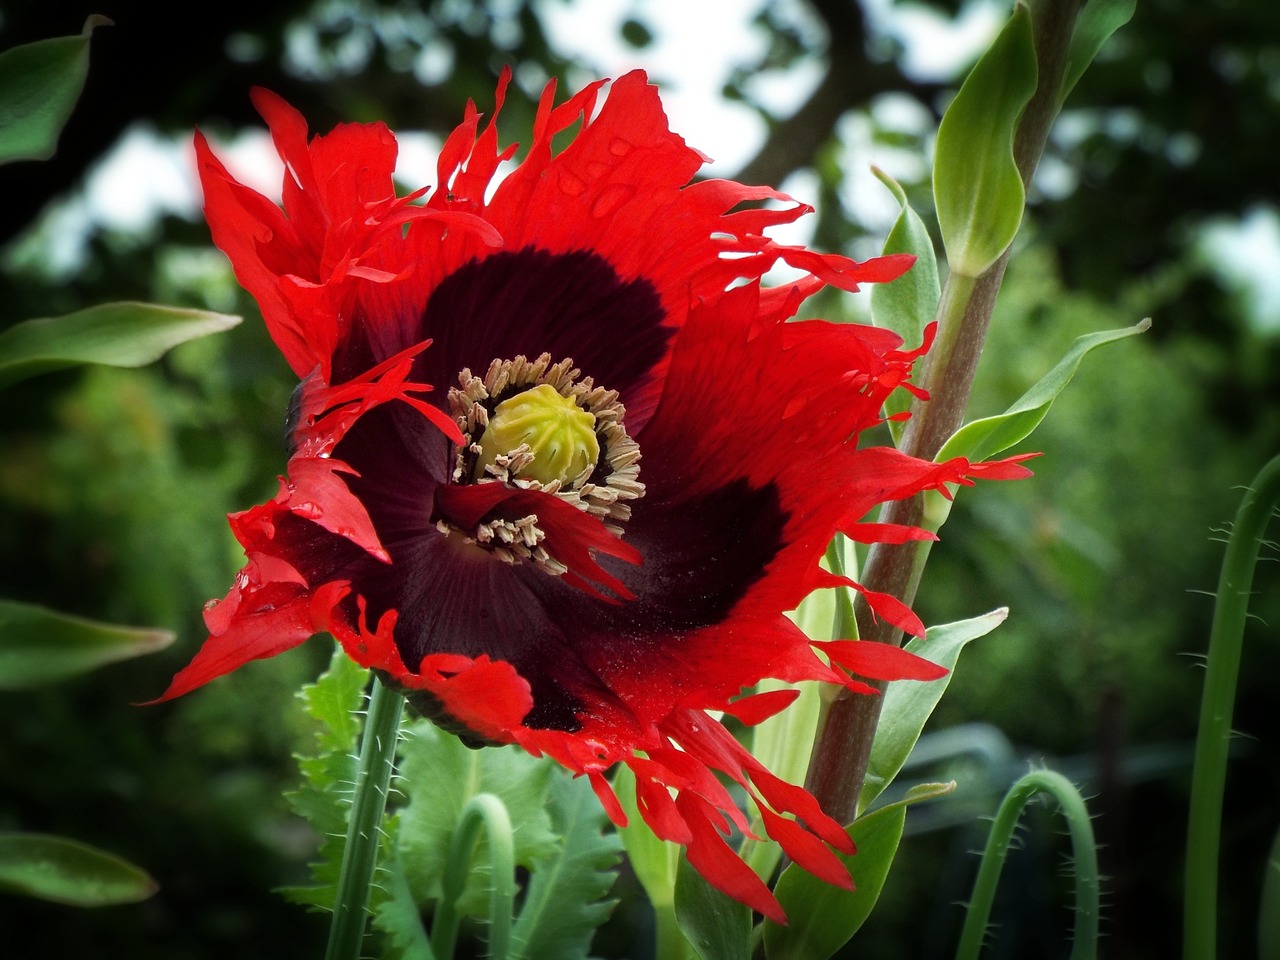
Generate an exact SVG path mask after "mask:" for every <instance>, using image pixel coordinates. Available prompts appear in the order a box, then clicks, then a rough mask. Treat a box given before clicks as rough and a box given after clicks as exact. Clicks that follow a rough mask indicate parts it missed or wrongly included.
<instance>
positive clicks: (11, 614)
mask: <svg viewBox="0 0 1280 960" xmlns="http://www.w3.org/2000/svg"><path fill="white" fill-rule="evenodd" d="M171 643H173V634H172V633H171V632H170V631H168V630H145V629H138V628H135V627H117V626H113V625H111V624H106V623H96V622H95V621H93V620H85V619H82V618H80V617H73V616H69V615H68V614H65V613H55V612H54V611H52V610H46V609H45V608H44V607H37V606H33V605H31V604H27V603H16V602H14V601H12V600H0V690H19V689H23V688H26V687H35V686H40V685H42V684H46V683H53V682H54V681H57V680H63V679H65V678H67V677H73V676H75V675H76V674H80V673H85V672H87V671H89V670H93V669H95V668H97V667H101V666H104V665H105V664H108V663H115V662H116V661H117V660H127V659H129V658H130V657H139V656H142V655H143V654H146V653H151V652H153V651H155V650H162V649H164V648H165V647H167V646H168V645H169V644H171Z"/></svg>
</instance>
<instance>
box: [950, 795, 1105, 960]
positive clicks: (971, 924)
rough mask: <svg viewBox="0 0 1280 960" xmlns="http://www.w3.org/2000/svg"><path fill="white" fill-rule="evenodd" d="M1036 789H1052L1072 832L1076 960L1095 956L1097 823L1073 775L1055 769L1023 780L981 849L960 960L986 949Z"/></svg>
mask: <svg viewBox="0 0 1280 960" xmlns="http://www.w3.org/2000/svg"><path fill="white" fill-rule="evenodd" d="M1037 793H1048V794H1050V795H1051V796H1052V797H1053V798H1054V799H1055V800H1057V801H1058V806H1059V807H1060V808H1061V810H1062V814H1063V816H1064V817H1066V820H1067V827H1068V829H1069V830H1070V831H1071V850H1072V855H1073V857H1074V858H1075V879H1076V902H1075V912H1076V924H1075V932H1074V936H1073V937H1072V940H1073V942H1074V946H1073V947H1072V950H1071V960H1092V958H1096V957H1097V955H1098V885H1099V884H1098V851H1097V846H1096V844H1095V843H1094V839H1093V824H1092V822H1090V820H1089V811H1088V810H1087V809H1085V805H1084V799H1083V798H1082V797H1081V796H1080V791H1078V790H1077V789H1076V788H1075V787H1074V786H1073V785H1072V783H1071V781H1070V780H1068V779H1067V778H1066V777H1064V776H1063V775H1062V774H1060V773H1055V772H1054V771H1052V770H1033V771H1031V772H1030V773H1028V774H1027V775H1026V776H1024V777H1022V778H1021V779H1020V780H1018V781H1017V782H1016V783H1015V784H1014V785H1013V786H1012V787H1010V788H1009V792H1008V793H1007V794H1005V797H1004V801H1003V802H1002V803H1001V804H1000V809H999V811H997V813H996V818H995V821H994V822H993V823H992V824H991V834H990V836H989V837H988V838H987V848H986V850H984V851H983V853H982V865H981V866H980V867H979V868H978V876H977V879H975V880H974V882H973V896H972V897H971V898H970V900H969V911H968V913H966V914H965V919H964V929H963V930H961V932H960V945H959V947H958V948H957V949H956V960H977V958H978V954H979V952H980V951H981V950H982V937H983V935H984V934H985V933H986V930H987V922H988V920H989V919H990V917H991V905H992V903H994V902H995V896H996V884H997V883H998V882H999V880H1000V871H1001V869H1002V868H1003V867H1004V861H1005V857H1006V855H1007V854H1008V852H1009V841H1010V840H1011V839H1012V838H1013V831H1014V828H1015V827H1016V826H1017V825H1018V819H1019V817H1021V816H1022V811H1023V809H1024V808H1025V807H1026V805H1027V804H1028V803H1029V802H1030V801H1031V799H1032V798H1033V797H1034V796H1035V795H1036V794H1037Z"/></svg>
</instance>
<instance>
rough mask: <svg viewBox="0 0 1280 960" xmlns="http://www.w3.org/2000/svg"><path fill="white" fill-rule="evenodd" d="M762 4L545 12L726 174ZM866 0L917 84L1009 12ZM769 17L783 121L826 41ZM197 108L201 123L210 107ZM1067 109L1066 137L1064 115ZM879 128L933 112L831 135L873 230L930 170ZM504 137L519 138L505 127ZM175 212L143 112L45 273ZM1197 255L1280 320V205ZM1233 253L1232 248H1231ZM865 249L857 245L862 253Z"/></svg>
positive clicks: (246, 136) (570, 2) (189, 205)
mask: <svg viewBox="0 0 1280 960" xmlns="http://www.w3.org/2000/svg"><path fill="white" fill-rule="evenodd" d="M765 2H766V0H698V2H692V3H691V2H689V0H539V13H540V16H541V17H542V22H543V24H544V27H545V29H546V31H547V34H548V37H549V39H550V42H551V44H552V46H553V47H554V48H555V49H557V50H559V51H561V52H562V53H563V54H564V55H565V56H566V58H567V59H570V60H573V61H576V62H577V63H579V64H581V66H580V67H579V68H576V69H575V71H574V72H573V73H571V74H570V76H568V77H564V78H561V95H566V94H567V92H568V91H569V90H571V89H576V88H577V87H579V86H580V85H581V84H583V83H586V82H588V81H589V80H591V79H593V78H594V77H596V76H605V77H617V76H620V75H622V74H623V73H626V72H627V71H629V70H632V69H636V68H640V69H644V70H646V71H647V72H648V73H649V75H650V78H651V79H652V80H653V81H654V82H656V83H658V84H659V85H660V86H661V88H662V96H663V104H664V106H665V108H666V110H667V114H668V117H669V119H670V122H671V127H672V129H673V130H675V131H676V132H677V133H680V134H681V135H683V136H684V137H685V139H686V140H687V141H688V142H689V143H690V145H691V146H694V147H696V148H697V149H699V150H701V151H702V152H704V153H705V154H707V155H708V156H709V157H711V158H712V160H711V162H710V164H709V165H708V166H707V167H706V168H704V173H705V174H707V175H710V176H731V175H732V174H733V173H735V172H736V171H737V170H738V169H740V168H741V167H742V166H743V165H744V164H745V163H746V162H747V161H748V160H750V159H751V157H752V156H754V155H755V153H756V152H757V151H758V150H759V149H760V148H761V146H762V145H763V143H764V140H765V136H766V129H765V125H764V122H763V121H762V120H761V118H760V117H759V115H758V114H757V113H756V112H755V111H754V110H753V109H751V108H750V107H749V106H747V105H746V104H743V103H739V102H735V101H733V100H729V99H727V98H726V97H724V95H723V90H724V86H725V83H726V82H727V80H728V79H729V77H730V74H731V72H732V70H733V69H734V68H735V67H739V66H743V65H746V64H749V63H752V62H754V61H756V60H758V59H759V58H760V56H761V54H763V52H764V51H765V49H766V45H767V43H768V39H769V38H768V37H767V35H766V34H765V32H764V30H763V29H762V28H761V27H760V26H758V25H757V24H755V23H754V20H755V18H756V16H757V14H758V13H759V12H760V10H761V8H762V6H763V5H764V3H765ZM863 6H864V9H865V11H866V15H867V19H868V25H869V27H870V29H871V30H872V31H873V32H874V33H875V34H878V35H879V36H882V37H885V38H888V39H891V40H893V41H895V42H896V43H897V45H898V46H899V47H900V49H901V51H902V52H901V55H900V57H901V59H900V63H901V65H902V67H903V69H904V70H905V71H906V72H907V73H908V74H909V75H910V76H912V77H915V78H917V79H920V80H934V81H946V80H948V79H950V78H953V77H955V76H956V75H957V74H958V73H959V72H960V71H961V70H962V69H963V68H964V67H965V66H966V65H967V64H968V63H970V62H972V61H973V60H974V59H975V58H976V57H977V56H978V54H979V53H980V52H981V51H982V50H983V49H984V48H985V46H986V45H987V44H988V43H989V42H990V40H991V38H992V37H993V36H994V35H995V33H996V31H997V30H998V29H999V27H1000V24H1001V23H1002V22H1003V20H1004V18H1005V16H1006V15H1007V14H1006V4H1005V3H1004V2H1003V0H973V2H971V3H968V4H966V5H965V6H964V7H963V9H962V12H961V14H960V16H959V17H958V18H957V19H956V20H954V21H951V20H947V19H945V18H943V17H941V16H939V15H938V14H937V13H935V12H933V11H932V10H930V9H928V8H926V7H924V6H917V5H913V4H911V3H901V2H898V3H895V2H894V0H863ZM501 8H502V3H495V4H494V5H493V6H492V7H491V8H490V12H494V11H499V12H500V11H501ZM775 15H777V16H780V17H782V18H783V19H784V20H785V21H787V22H788V23H789V24H790V25H791V26H792V27H793V28H794V29H795V30H796V32H797V33H798V35H799V36H800V37H801V38H802V39H803V42H804V43H805V44H806V46H807V47H808V49H809V50H810V51H812V52H811V53H810V54H809V55H807V56H806V57H803V58H801V60H800V61H799V62H797V63H796V64H793V65H792V66H791V67H789V68H788V69H785V70H770V71H765V72H761V73H758V74H757V75H755V76H753V77H751V78H750V79H749V81H748V84H749V93H750V96H751V97H752V98H753V99H754V100H756V102H758V103H760V104H761V105H763V106H764V107H765V108H766V109H767V110H769V111H770V112H772V113H774V114H775V115H777V116H786V115H788V114H789V113H791V112H792V111H794V110H795V109H796V108H797V107H799V106H800V105H801V104H802V103H803V102H804V101H805V100H806V99H807V97H808V96H809V95H810V94H811V93H812V91H813V90H814V88H815V87H816V86H817V84H818V82H819V81H820V79H821V76H822V69H823V60H822V57H823V54H824V48H825V43H826V39H825V36H824V34H823V30H822V28H821V26H820V25H819V23H818V21H817V20H816V18H815V17H814V15H813V14H812V12H811V11H810V10H809V9H808V7H807V6H806V5H805V3H804V2H803V0H782V2H780V3H779V4H778V6H777V8H776V10H775ZM631 19H635V20H638V21H639V22H641V23H643V24H644V25H645V26H646V27H647V28H648V29H649V30H650V32H651V34H652V42H650V43H648V44H646V45H644V46H642V47H636V46H633V45H631V44H629V43H627V42H626V41H625V40H624V39H623V37H622V32H621V29H620V28H621V26H622V24H623V23H625V22H626V21H628V20H631ZM293 48H294V50H295V51H302V53H298V52H295V56H301V55H303V53H305V43H302V44H300V45H299V44H296V43H295V44H294V46H293ZM414 66H415V70H416V72H418V74H419V76H420V78H421V79H422V80H423V81H424V82H432V81H438V80H440V79H443V77H444V76H445V75H447V72H448V70H449V68H450V61H449V59H448V57H447V56H445V55H442V54H441V52H440V50H433V49H432V46H431V45H427V46H426V47H425V48H424V50H423V52H422V54H421V55H420V57H419V62H417V63H415V65H414ZM516 69H517V82H519V81H520V80H522V79H523V78H522V77H521V75H520V73H519V69H520V68H519V65H518V64H517V65H516ZM536 82H537V81H535V83H536ZM525 86H526V87H529V86H531V84H528V83H526V84H525ZM528 92H530V93H535V92H536V91H534V90H529V91H528ZM246 95H247V91H246ZM478 99H479V100H480V101H481V102H480V103H479V107H480V109H481V110H482V111H487V110H488V109H489V108H490V106H491V104H490V103H485V102H483V98H482V97H481V98H478ZM192 119H193V123H194V122H198V120H199V119H200V118H192ZM1063 120H1064V124H1063V127H1064V133H1067V134H1068V136H1069V130H1070V127H1069V125H1068V124H1069V120H1068V117H1067V116H1064V117H1063ZM877 124H878V125H879V126H881V127H885V128H890V129H897V130H903V131H907V132H918V133H927V132H928V131H929V130H930V129H931V128H932V124H933V121H932V118H931V117H930V116H929V114H928V113H927V112H926V111H925V110H924V109H923V108H921V107H920V105H919V104H918V103H916V102H915V101H913V100H912V99H911V98H909V97H905V96H885V97H881V98H879V99H878V100H877V101H876V102H875V104H874V105H873V107H872V111H871V115H870V116H868V115H866V114H859V113H850V114H848V115H847V116H846V117H845V118H844V119H843V120H842V121H841V122H840V124H839V126H838V128H837V131H836V133H837V137H838V139H839V143H840V162H841V164H842V166H843V168H844V170H845V171H846V176H845V183H844V187H843V193H842V195H841V201H842V203H843V205H844V207H845V210H846V211H847V212H848V214H849V215H850V216H852V217H854V218H855V219H857V220H858V221H859V222H860V223H862V224H863V225H864V226H865V227H867V228H868V229H869V230H870V231H871V232H872V233H873V235H880V234H883V233H885V232H887V230H888V228H889V226H890V224H891V223H892V220H893V218H894V217H895V216H896V214H897V206H896V203H895V201H894V200H893V199H892V197H891V196H890V194H889V193H888V191H887V190H886V189H885V188H884V186H883V185H882V184H881V183H879V182H878V181H877V180H876V179H875V178H874V176H873V175H872V173H871V167H872V166H873V165H874V166H877V167H879V168H881V169H882V170H884V171H886V172H887V173H888V174H889V175H891V176H894V177H897V178H900V179H903V180H918V179H920V178H921V177H922V175H923V174H924V172H925V169H926V165H927V159H926V158H925V157H923V156H921V155H919V154H918V153H916V152H913V151H910V150H905V149H902V148H900V147H895V146H893V145H891V144H888V143H875V142H874V141H873V138H872V130H873V126H874V125H877ZM504 133H505V134H506V136H507V137H508V138H512V137H515V138H516V139H519V137H518V136H517V134H516V132H513V131H511V130H509V129H507V130H504ZM398 140H399V143H400V157H399V162H398V165H397V178H398V179H399V180H401V181H402V183H403V184H404V185H405V186H406V187H409V188H411V189H412V188H416V187H418V186H421V185H422V184H423V183H424V182H426V180H428V179H429V178H430V177H431V176H433V175H434V171H435V156H436V152H437V150H438V149H439V145H440V140H439V138H438V137H436V136H434V135H431V134H427V133H422V132H417V131H399V132H398ZM215 146H216V149H217V152H218V154H219V156H220V157H221V158H222V160H223V162H224V163H225V164H226V165H227V167H228V168H229V169H230V170H231V171H232V172H233V173H234V174H235V175H236V176H237V177H238V178H239V179H241V180H242V181H243V182H245V183H246V184H248V185H249V186H251V187H253V188H254V189H256V190H258V191H259V192H261V193H263V194H264V195H266V196H269V197H273V198H278V197H279V195H280V188H281V176H282V172H281V166H280V161H279V159H278V158H277V157H276V155H275V152H274V150H273V149H272V147H271V143H270V139H269V137H268V136H267V134H266V131H265V130H261V129H260V130H248V131H244V132H241V133H239V134H237V135H236V136H235V137H234V138H232V139H230V140H225V141H224V140H218V141H217V142H216V144H215ZM1058 173H1059V174H1061V176H1057V175H1055V172H1054V168H1053V167H1052V165H1049V166H1048V167H1047V169H1046V170H1045V171H1044V174H1045V176H1044V177H1043V178H1042V179H1043V180H1044V184H1043V187H1044V189H1045V192H1048V193H1051V194H1052V193H1058V192H1061V193H1067V192H1069V191H1070V189H1071V187H1072V186H1073V185H1074V182H1073V181H1072V180H1070V179H1069V177H1070V173H1069V171H1058ZM1055 182H1056V183H1059V187H1058V189H1057V190H1055V189H1054V186H1053V184H1054V183H1055ZM778 186H779V187H780V188H781V189H783V190H784V191H785V192H787V193H789V194H791V195H792V196H794V197H796V198H797V199H799V200H802V201H812V200H813V199H814V198H816V197H817V195H818V182H817V177H816V174H815V173H814V172H813V171H811V170H801V171H799V172H797V173H795V174H793V175H792V176H791V177H789V178H788V180H787V182H785V183H783V184H779V185H778ZM166 214H174V215H178V216H182V217H186V218H188V219H191V220H196V219H198V218H199V216H200V192H199V185H198V183H197V181H196V178H195V173H194V163H193V154H192V150H191V144H190V139H189V138H186V137H181V138H168V137H162V136H160V135H158V134H157V133H156V132H155V130H154V129H153V128H151V127H150V126H148V125H147V124H145V123H139V124H137V125H135V126H133V127H132V128H130V129H129V130H128V131H127V132H126V134H125V135H124V136H123V137H122V138H121V140H120V142H119V143H118V144H117V146H116V147H115V148H114V149H113V150H112V151H111V152H110V153H109V154H107V155H106V156H105V157H104V158H103V159H102V160H101V161H99V162H98V163H97V164H96V165H95V166H94V168H93V169H92V170H91V172H90V174H89V176H88V179H87V181H86V184H85V187H84V189H83V190H81V191H79V192H77V193H76V194H74V195H72V196H70V197H69V198H66V199H64V200H63V201H61V202H60V204H59V205H58V206H57V207H56V208H55V210H54V212H53V214H52V215H51V217H50V218H48V219H47V220H46V223H45V229H43V230H42V231H41V236H40V238H39V244H38V246H39V248H40V252H39V258H40V260H41V261H42V264H43V268H44V269H45V270H47V271H49V272H52V273H63V274H69V273H71V272H73V271H74V270H75V269H77V268H78V266H79V264H80V263H81V262H82V259H83V253H84V248H85V243H86V241H87V239H88V237H89V236H91V235H92V233H93V231H95V230H97V229H100V228H103V227H105V228H109V229H112V230H118V231H124V232H131V233H134V234H135V235H139V236H145V235H146V234H147V233H148V232H149V231H150V230H151V229H153V228H154V225H155V223H156V222H157V221H158V219H159V218H160V217H162V216H164V215H166ZM812 220H813V218H812V217H809V218H803V219H802V220H801V221H799V222H798V223H796V224H791V225H788V226H784V227H779V228H777V229H776V230H775V231H774V235H775V236H776V237H777V238H778V239H779V240H780V241H782V242H785V243H805V242H808V240H809V239H810V235H811V222H812ZM1200 250H1201V253H1202V255H1203V257H1204V259H1205V261H1206V263H1207V264H1208V266H1209V269H1211V270H1214V271H1215V272H1217V273H1218V275H1219V276H1220V277H1221V278H1222V280H1223V282H1224V283H1226V284H1227V285H1229V286H1231V287H1232V288H1233V289H1237V290H1239V291H1241V296H1242V297H1244V299H1245V302H1246V303H1247V304H1249V305H1251V306H1252V309H1251V310H1250V313H1251V314H1252V315H1253V316H1255V317H1256V318H1257V319H1258V321H1259V322H1260V323H1262V324H1263V326H1264V327H1265V328H1266V329H1268V330H1273V331H1280V269H1278V267H1280V216H1277V212H1276V210H1275V209H1273V208H1270V207H1260V208H1257V209H1255V210H1253V211H1251V212H1250V213H1249V214H1247V215H1246V217H1245V218H1243V219H1240V220H1226V219H1223V220H1219V221H1215V222H1214V223H1213V224H1212V225H1211V228H1210V229H1208V230H1206V232H1205V236H1204V238H1203V240H1202V241H1201V244H1200ZM1228 250H1229V251H1231V252H1232V255H1231V256H1229V257H1228V256H1225V251H1228ZM1241 251H1245V252H1246V253H1245V254H1244V255H1242V254H1241ZM868 252H870V251H858V253H859V255H862V254H865V253H868ZM1259 311H1261V312H1259ZM1264 317H1265V318H1267V319H1263V318H1264Z"/></svg>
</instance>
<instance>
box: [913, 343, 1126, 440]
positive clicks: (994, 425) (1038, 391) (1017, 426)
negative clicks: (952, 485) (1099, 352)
mask: <svg viewBox="0 0 1280 960" xmlns="http://www.w3.org/2000/svg"><path fill="white" fill-rule="evenodd" d="M1150 327H1151V321H1150V320H1143V321H1142V322H1141V323H1137V324H1134V325H1133V326H1132V327H1124V328H1122V329H1120V330H1105V331H1103V332H1101V333H1088V334H1085V335H1084V336H1083V337H1079V338H1077V340H1076V341H1075V343H1073V344H1072V345H1071V348H1070V349H1069V350H1068V351H1067V352H1066V354H1065V355H1064V356H1063V358H1062V359H1061V360H1059V361H1058V362H1057V363H1056V364H1055V365H1054V367H1053V369H1052V370H1050V371H1049V372H1048V373H1046V374H1045V375H1044V376H1043V377H1041V378H1040V381H1039V382H1038V383H1036V385H1035V386H1033V387H1032V388H1031V389H1030V390H1028V391H1027V392H1026V393H1024V394H1023V395H1022V396H1021V397H1020V398H1019V399H1018V400H1017V401H1016V402H1015V403H1014V404H1013V406H1011V407H1009V409H1008V410H1006V411H1005V412H1004V413H1001V414H998V415H996V416H994V417H984V418H983V419H981V420H974V421H973V422H972V423H966V424H965V425H964V426H963V427H961V428H960V429H959V430H957V431H956V432H955V433H954V434H952V435H951V438H950V439H949V440H948V441H947V442H946V443H945V444H943V445H942V449H941V450H940V451H938V456H937V460H938V462H939V463H942V462H945V461H947V460H949V459H951V458H952V457H968V458H969V459H970V460H972V461H973V462H974V463H977V462H979V461H981V460H986V459H988V458H989V457H994V456H995V455H996V454H998V453H1000V452H1001V451H1003V450H1008V449H1009V448H1010V447H1012V446H1013V445H1014V444H1016V443H1021V442H1022V441H1023V440H1025V439H1026V438H1027V437H1029V436H1030V435H1031V433H1032V431H1033V430H1035V428H1036V427H1038V426H1040V422H1041V421H1042V420H1043V419H1044V418H1045V415H1046V414H1048V412H1049V408H1050V407H1051V406H1053V401H1054V400H1055V399H1057V397H1058V394H1060V393H1061V392H1062V391H1063V389H1064V388H1065V387H1066V385H1067V384H1068V383H1070V382H1071V379H1072V377H1074V376H1075V375H1076V371H1077V370H1078V369H1080V361H1082V360H1083V359H1084V358H1085V355H1086V354H1087V353H1089V351H1091V350H1093V349H1095V348H1097V347H1100V346H1102V345H1103V344H1104V343H1112V342H1114V341H1116V340H1123V339H1125V338H1126V337H1132V336H1134V335H1135V334H1138V333H1145V332H1146V331H1147V330H1149V329H1150Z"/></svg>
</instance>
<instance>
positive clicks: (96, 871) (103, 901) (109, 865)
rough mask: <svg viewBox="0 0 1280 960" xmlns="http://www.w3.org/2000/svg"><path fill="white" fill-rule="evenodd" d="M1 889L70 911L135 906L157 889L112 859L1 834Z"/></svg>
mask: <svg viewBox="0 0 1280 960" xmlns="http://www.w3.org/2000/svg"><path fill="white" fill-rule="evenodd" d="M0 888H3V889H6V890H12V891H14V892H16V893H23V894H26V895H27V896H31V897H38V898H40V899H41V900H52V901H53V902H54V903H66V904H70V905H71V906H74V907H106V906H111V905H112V904H118V903H137V902H138V901H139V900H145V899H147V897H149V896H151V895H152V894H153V893H155V892H156V890H158V889H159V887H158V886H157V885H156V882H155V881H154V880H153V879H151V877H150V876H148V874H147V873H146V871H144V870H141V869H139V868H138V867H135V866H134V865H133V864H131V863H129V862H128V861H126V860H122V859H121V858H120V857H117V856H116V855H115V854H112V853H107V852H106V851H105V850H99V849H97V848H96V847H91V846H88V845H87V844H83V843H79V842H77V841H75V840H68V839H66V838H65V837H51V836H48V835H46V834H40V833H0Z"/></svg>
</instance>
